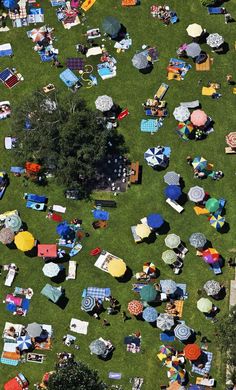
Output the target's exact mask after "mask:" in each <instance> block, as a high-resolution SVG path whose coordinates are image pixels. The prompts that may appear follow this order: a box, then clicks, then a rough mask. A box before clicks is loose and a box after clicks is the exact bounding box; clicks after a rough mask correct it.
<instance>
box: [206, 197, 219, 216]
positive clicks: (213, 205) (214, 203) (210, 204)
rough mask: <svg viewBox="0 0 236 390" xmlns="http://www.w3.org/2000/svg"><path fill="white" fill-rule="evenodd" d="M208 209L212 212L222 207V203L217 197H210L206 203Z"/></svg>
mask: <svg viewBox="0 0 236 390" xmlns="http://www.w3.org/2000/svg"><path fill="white" fill-rule="evenodd" d="M205 207H206V209H207V210H208V211H209V212H210V213H214V212H215V211H217V210H218V208H219V207H220V204H219V201H218V200H217V199H215V198H210V199H208V201H207V202H206V205H205Z"/></svg>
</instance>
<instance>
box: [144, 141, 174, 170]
mask: <svg viewBox="0 0 236 390" xmlns="http://www.w3.org/2000/svg"><path fill="white" fill-rule="evenodd" d="M164 152H165V149H164V148H163V147H162V146H156V147H154V148H149V149H148V150H146V152H145V153H144V159H145V160H146V162H147V164H148V165H149V166H150V167H153V168H154V167H157V166H159V167H163V168H166V167H167V165H168V163H169V158H168V157H167V156H166V155H165V153H164Z"/></svg>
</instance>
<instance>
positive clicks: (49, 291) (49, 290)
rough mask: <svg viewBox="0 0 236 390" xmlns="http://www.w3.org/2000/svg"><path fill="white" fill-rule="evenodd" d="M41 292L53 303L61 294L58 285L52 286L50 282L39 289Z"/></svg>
mask: <svg viewBox="0 0 236 390" xmlns="http://www.w3.org/2000/svg"><path fill="white" fill-rule="evenodd" d="M41 294H42V295H44V296H45V297H46V298H48V299H50V301H52V302H53V303H57V302H58V300H59V299H60V298H61V296H62V295H63V292H62V290H61V289H60V288H59V287H53V286H51V285H50V284H46V285H45V286H44V288H43V289H42V290H41Z"/></svg>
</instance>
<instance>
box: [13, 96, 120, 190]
mask: <svg viewBox="0 0 236 390" xmlns="http://www.w3.org/2000/svg"><path fill="white" fill-rule="evenodd" d="M13 128H14V133H15V134H16V135H17V142H16V148H15V149H14V151H15V155H16V159H17V161H18V162H19V163H21V164H25V162H26V161H34V162H37V163H39V164H41V165H42V166H43V167H44V168H45V169H46V170H50V171H51V173H53V175H54V177H55V178H56V180H57V181H58V183H59V184H61V185H63V186H64V187H67V188H69V187H73V188H76V189H79V190H80V192H81V195H82V196H83V195H85V194H87V193H88V192H90V191H91V189H92V188H93V185H94V183H95V181H96V176H97V173H98V171H99V169H100V167H101V165H102V161H103V160H104V158H105V156H106V155H107V153H108V148H109V141H110V140H111V139H113V137H115V138H116V139H117V133H116V130H115V129H112V130H108V129H107V127H106V126H104V122H103V121H101V120H99V117H98V115H97V113H96V112H93V111H91V110H90V109H89V108H88V107H87V106H86V103H85V101H84V100H83V99H81V98H80V97H79V96H78V95H77V94H74V95H71V96H70V98H68V97H67V96H64V95H57V94H56V93H54V94H52V95H50V98H49V97H48V96H46V95H44V94H43V93H41V92H39V91H36V92H35V93H34V94H33V95H32V96H31V97H29V98H27V99H25V101H24V102H22V104H21V105H20V106H18V107H16V110H15V113H14V116H13Z"/></svg>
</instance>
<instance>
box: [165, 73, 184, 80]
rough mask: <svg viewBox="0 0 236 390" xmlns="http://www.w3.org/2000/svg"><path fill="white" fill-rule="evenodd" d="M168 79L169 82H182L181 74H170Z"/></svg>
mask: <svg viewBox="0 0 236 390" xmlns="http://www.w3.org/2000/svg"><path fill="white" fill-rule="evenodd" d="M167 78H168V80H177V81H181V80H182V79H181V76H180V74H176V73H172V72H168V74H167Z"/></svg>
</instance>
